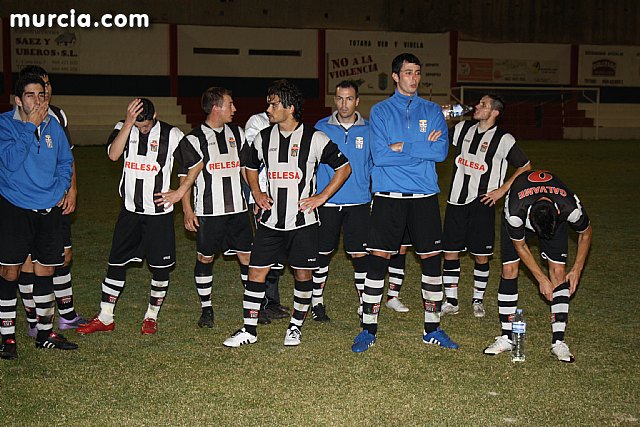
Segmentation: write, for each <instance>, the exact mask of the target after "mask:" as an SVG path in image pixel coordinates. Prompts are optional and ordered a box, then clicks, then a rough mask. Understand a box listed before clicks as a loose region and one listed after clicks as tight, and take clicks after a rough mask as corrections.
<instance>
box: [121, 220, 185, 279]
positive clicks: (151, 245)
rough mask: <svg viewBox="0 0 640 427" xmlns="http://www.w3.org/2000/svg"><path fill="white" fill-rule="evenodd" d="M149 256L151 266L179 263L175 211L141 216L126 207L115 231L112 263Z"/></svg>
mask: <svg viewBox="0 0 640 427" xmlns="http://www.w3.org/2000/svg"><path fill="white" fill-rule="evenodd" d="M143 258H146V259H147V264H149V267H157V268H166V267H171V266H172V265H173V264H175V262H176V236H175V230H174V228H173V212H170V213H168V214H163V215H140V214H136V213H133V212H129V211H128V210H126V209H124V208H122V210H121V211H120V215H119V216H118V222H116V227H115V229H114V230H113V242H112V243H111V253H110V254H109V265H116V266H124V265H127V264H128V263H130V262H141V261H142V259H143Z"/></svg>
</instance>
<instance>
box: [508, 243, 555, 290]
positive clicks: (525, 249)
mask: <svg viewBox="0 0 640 427" xmlns="http://www.w3.org/2000/svg"><path fill="white" fill-rule="evenodd" d="M511 241H512V242H513V246H514V247H515V248H516V252H518V256H519V257H520V259H521V260H522V262H523V263H524V265H526V266H527V268H528V269H529V271H530V272H531V274H533V277H535V279H536V280H537V281H538V286H539V287H540V293H541V294H542V295H544V297H545V298H546V299H547V300H549V301H551V299H552V298H553V284H552V283H551V280H550V279H549V277H547V275H546V274H544V272H543V271H542V269H541V268H540V266H539V265H538V263H537V262H536V260H535V258H534V257H533V254H532V253H531V250H529V246H527V243H526V242H525V240H524V239H522V240H513V239H512V240H511Z"/></svg>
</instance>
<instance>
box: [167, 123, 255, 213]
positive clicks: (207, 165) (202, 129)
mask: <svg viewBox="0 0 640 427" xmlns="http://www.w3.org/2000/svg"><path fill="white" fill-rule="evenodd" d="M184 139H185V140H187V141H188V142H189V143H190V144H191V145H192V146H193V147H194V148H195V150H196V151H197V152H198V154H199V155H200V157H202V161H203V162H204V168H203V169H202V172H200V174H199V175H198V178H197V179H196V182H195V184H194V187H193V200H194V205H195V206H194V212H195V214H196V215H197V216H219V215H228V214H234V213H239V212H245V211H246V210H247V202H246V201H245V199H244V195H243V193H242V181H241V177H240V152H241V149H242V146H243V145H244V140H245V139H244V131H243V130H242V128H240V127H238V126H237V125H233V124H226V125H224V127H222V128H219V129H212V128H211V127H210V126H209V125H207V124H206V123H203V124H201V125H200V126H198V127H197V128H195V129H193V130H192V131H191V132H189V133H188V134H187V135H186V136H185V137H184ZM186 174H187V169H186V168H184V167H181V168H180V172H179V175H186Z"/></svg>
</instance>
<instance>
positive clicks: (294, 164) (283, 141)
mask: <svg viewBox="0 0 640 427" xmlns="http://www.w3.org/2000/svg"><path fill="white" fill-rule="evenodd" d="M262 163H264V165H265V169H266V171H267V194H268V195H269V197H271V198H272V199H273V205H272V206H271V210H268V211H262V212H260V213H259V215H258V221H259V222H260V223H262V224H263V225H265V226H266V227H269V228H272V229H275V230H294V229H296V228H301V227H305V226H308V225H311V224H315V223H317V222H318V212H316V211H315V210H314V211H313V212H310V213H304V212H301V211H299V210H298V202H299V201H300V200H301V199H304V198H306V197H310V196H312V195H314V194H315V192H316V170H317V167H318V164H319V163H326V164H328V165H329V166H331V167H332V168H333V169H334V170H338V169H340V168H341V167H343V166H344V165H346V164H348V163H349V161H348V160H347V158H346V157H345V156H344V155H343V154H342V153H341V152H340V149H339V148H338V146H337V145H336V144H334V143H333V142H332V141H331V140H330V139H329V137H328V136H327V135H325V134H324V133H323V132H320V131H318V130H316V129H314V128H313V126H309V125H304V124H302V123H300V124H299V125H298V127H297V128H296V129H295V130H294V131H293V132H284V133H281V132H280V129H279V127H278V126H277V125H272V126H269V127H268V128H266V129H263V130H262V131H260V133H259V134H258V135H257V136H256V138H255V139H254V141H253V145H251V146H249V145H248V144H247V146H246V150H245V153H243V165H245V166H246V167H247V169H252V170H258V169H259V168H260V165H261V164H262Z"/></svg>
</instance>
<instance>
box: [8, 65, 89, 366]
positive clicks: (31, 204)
mask: <svg viewBox="0 0 640 427" xmlns="http://www.w3.org/2000/svg"><path fill="white" fill-rule="evenodd" d="M15 93H16V96H15V103H16V109H15V110H13V111H10V112H7V113H4V114H2V115H0V238H1V239H2V240H0V334H1V335H2V343H1V344H0V357H1V358H3V359H15V358H16V357H17V356H18V354H17V351H16V341H15V319H16V291H17V287H18V274H19V272H20V266H21V265H22V264H23V263H24V262H25V260H26V259H27V256H28V255H29V254H31V259H32V262H33V263H34V272H35V275H36V276H35V284H34V289H33V295H34V300H35V303H36V314H37V318H38V323H37V326H36V327H37V329H38V334H37V337H36V347H39V348H58V349H62V350H71V349H75V348H77V347H78V346H77V345H76V344H74V343H71V342H69V341H67V340H66V339H65V338H64V337H63V336H62V335H58V334H56V333H54V332H52V323H53V309H54V301H55V299H54V293H53V272H54V270H55V267H56V266H59V265H62V264H63V262H64V255H63V254H64V243H63V238H62V237H63V235H62V219H61V216H62V210H61V208H60V206H61V205H62V204H63V203H64V201H65V196H66V191H67V190H68V189H69V186H70V185H71V174H72V168H71V164H72V163H73V156H72V155H71V150H70V149H69V143H68V141H67V137H66V136H65V133H64V130H63V129H62V126H60V124H59V123H58V121H57V120H56V119H55V118H53V117H52V116H50V115H49V114H48V111H49V105H48V102H46V101H45V85H44V81H43V80H42V79H41V78H40V77H39V76H25V77H22V78H20V79H19V80H18V82H17V83H16V90H15Z"/></svg>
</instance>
